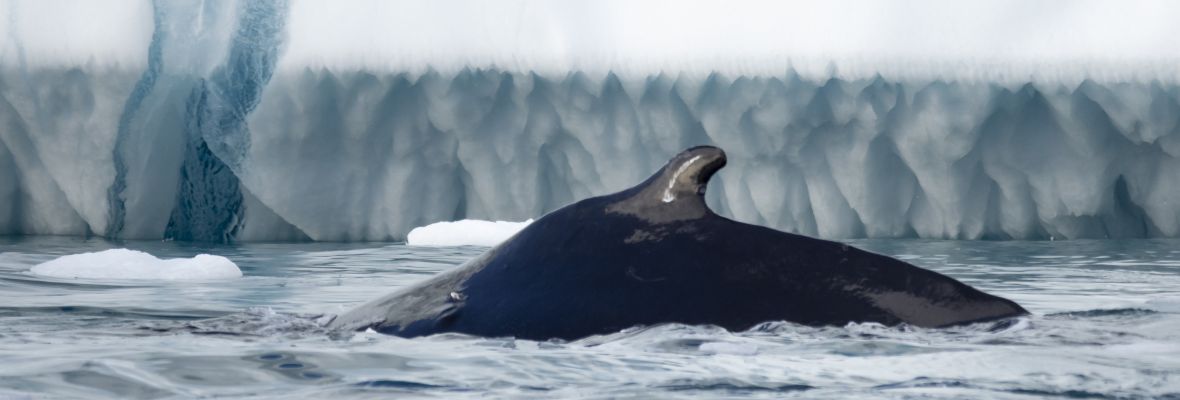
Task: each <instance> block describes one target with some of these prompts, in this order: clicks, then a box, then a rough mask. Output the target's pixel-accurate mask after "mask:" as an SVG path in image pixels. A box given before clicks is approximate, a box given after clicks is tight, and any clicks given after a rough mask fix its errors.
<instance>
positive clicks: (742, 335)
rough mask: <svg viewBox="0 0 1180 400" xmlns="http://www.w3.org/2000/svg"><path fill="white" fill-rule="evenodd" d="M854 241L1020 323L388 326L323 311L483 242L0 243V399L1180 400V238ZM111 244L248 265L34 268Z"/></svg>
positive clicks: (445, 262)
mask: <svg viewBox="0 0 1180 400" xmlns="http://www.w3.org/2000/svg"><path fill="white" fill-rule="evenodd" d="M851 243H852V244H853V245H855V246H859V247H863V248H866V249H868V250H872V251H875V252H879V253H883V254H888V255H892V256H895V257H898V258H901V259H905V260H907V261H909V262H912V263H915V264H917V265H919V266H922V267H926V268H929V269H933V270H935V271H938V272H942V273H944V274H947V275H950V276H952V277H955V278H958V279H960V280H962V281H964V282H966V283H968V284H970V285H973V286H975V287H978V288H980V289H983V290H985V291H987V292H990V293H993V294H997V295H1000V296H1004V297H1007V298H1010V299H1013V300H1015V301H1017V302H1019V303H1020V304H1022V305H1024V306H1025V307H1026V308H1028V309H1029V310H1030V311H1032V313H1033V315H1031V316H1029V317H1025V318H1018V319H1014V320H1009V321H1003V322H998V323H987V324H977V325H970V326H964V327H957V328H951V329H920V328H914V327H907V326H901V327H885V326H880V325H875V324H850V325H848V326H842V327H826V328H815V327H805V326H799V325H794V324H789V323H783V322H767V323H765V324H762V325H760V326H757V327H755V328H754V329H751V330H749V331H746V332H728V331H726V330H724V329H720V328H717V327H711V326H685V325H675V324H671V325H658V326H648V327H636V328H632V329H627V330H625V331H622V332H618V333H614V334H610V335H605V336H595V337H590V338H586V339H582V340H578V341H573V342H563V341H545V342H535V341H528V340H517V339H513V338H510V337H503V338H478V337H469V336H464V335H455V334H448V335H437V336H432V337H427V338H418V339H401V338H397V337H391V336H384V335H380V334H376V333H367V332H356V333H348V332H328V331H326V330H324V329H323V328H322V327H321V324H322V323H323V322H324V321H326V320H327V319H328V318H330V316H331V315H333V314H338V313H341V312H343V311H345V310H348V309H349V308H351V307H352V306H355V305H358V304H360V303H362V302H365V301H367V300H370V299H373V298H375V297H377V296H380V295H383V294H386V293H389V292H390V291H393V290H396V289H397V288H399V287H403V286H405V285H409V284H412V283H414V282H416V281H419V280H421V279H425V278H427V277H429V276H431V275H433V274H435V273H438V272H439V271H444V270H447V269H449V268H453V267H454V266H456V265H458V264H460V263H462V262H464V261H465V260H467V259H470V258H472V257H474V256H476V255H478V254H479V253H481V252H482V251H484V250H485V248H481V247H435V248H432V247H410V246H406V245H402V244H388V243H370V244H363V243H362V244H332V243H310V244H309V243H300V244H235V245H203V244H202V245H197V244H188V243H178V242H159V241H151V242H148V241H144V242H135V241H129V242H109V241H103V240H98V239H80V238H63V237H9V238H4V237H0V399H41V398H87V399H93V398H120V399H124V398H126V399H139V398H143V399H157V398H192V397H230V398H236V397H241V398H439V399H455V398H489V397H491V398H537V399H551V398H708V399H714V398H738V399H741V398H816V399H832V398H888V399H896V398H1012V399H1023V398H1045V397H1048V398H1087V399H1089V398H1096V399H1106V398H1110V399H1122V398H1132V399H1133V398H1143V399H1147V398H1176V399H1180V240H1098V241H1093V240H1077V241H1056V242H1022V241H1010V242H989V241H930V240H855V241H851ZM109 248H130V249H136V250H142V251H146V252H149V253H151V254H153V255H156V256H158V257H162V258H164V257H192V256H194V255H196V254H201V253H209V254H216V255H221V256H225V257H228V258H229V259H231V260H233V261H234V262H235V263H237V264H238V266H240V268H241V269H242V272H243V274H244V277H242V278H240V279H231V280H220V281H207V282H150V281H149V282H143V281H132V280H82V279H59V278H46V277H40V276H36V275H32V274H30V273H29V272H28V269H29V268H30V267H32V266H34V265H36V264H38V263H41V262H44V261H48V260H51V259H53V258H55V257H58V256H62V255H67V254H76V253H82V252H91V251H98V250H104V249H109ZM569 318H578V315H570V316H569Z"/></svg>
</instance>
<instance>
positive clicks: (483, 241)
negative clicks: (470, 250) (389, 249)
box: [406, 219, 533, 247]
mask: <svg viewBox="0 0 1180 400" xmlns="http://www.w3.org/2000/svg"><path fill="white" fill-rule="evenodd" d="M531 223H533V220H531V219H530V220H527V221H524V222H512V221H481V220H476V219H465V220H462V221H443V222H435V223H433V224H430V225H426V226H419V227H417V228H414V229H411V230H410V233H409V234H407V235H406V244H407V245H410V246H487V247H491V246H495V245H497V244H500V242H503V241H504V240H506V239H508V238H510V237H512V235H515V234H516V233H517V232H520V230H521V229H524V228H525V227H526V226H529V224H531Z"/></svg>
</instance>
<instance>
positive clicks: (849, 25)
mask: <svg viewBox="0 0 1180 400" xmlns="http://www.w3.org/2000/svg"><path fill="white" fill-rule="evenodd" d="M1174 15H1180V4H1177V3H1176V2H1169V1H1166V0H1152V1H1142V0H1141V1H1128V2H1110V1H1102V0H1081V1H1068V0H1048V1H1038V2H1035V3H1029V2H1027V1H1021V0H1000V1H987V0H970V1H952V2H948V1H939V0H894V1H874V0H837V1H823V2H808V1H764V0H692V1H675V0H652V1H641V2H635V1H627V0H603V1H594V2H585V1H578V0H556V1H520V0H517V1H497V2H490V3H489V2H485V1H479V0H443V1H434V2H425V3H423V2H416V1H412V0H401V1H384V0H344V1H338V2H331V3H320V2H295V3H293V4H292V7H291V14H290V25H291V31H290V32H291V37H290V46H289V47H288V49H287V54H286V56H285V58H284V61H283V62H282V63H281V68H283V69H293V70H302V69H304V68H307V67H308V66H311V68H312V69H317V68H320V67H327V68H329V69H333V70H369V71H410V72H419V73H420V72H422V71H425V70H426V69H427V68H433V69H435V70H438V71H440V72H442V73H454V72H457V71H459V70H461V69H463V68H468V67H472V68H489V67H490V68H496V69H506V70H511V71H536V72H540V73H542V74H543V75H546V76H548V77H551V78H553V77H560V76H564V75H566V74H568V73H569V72H571V71H579V72H584V73H590V74H595V75H603V74H605V73H607V72H615V73H619V74H624V75H652V74H658V73H660V72H665V73H672V74H676V73H686V72H687V73H689V74H695V75H698V76H700V75H707V74H709V73H712V72H722V73H726V74H733V75H757V76H774V75H778V74H781V73H782V72H783V71H786V70H787V69H788V68H794V69H795V70H797V71H800V72H802V73H803V74H804V75H805V76H809V77H815V76H821V75H823V76H826V75H830V70H833V69H834V70H836V71H837V73H838V77H839V78H842V79H856V78H867V77H872V76H874V75H876V74H878V73H880V74H882V75H883V76H885V77H886V78H889V79H903V78H913V77H917V78H923V79H928V78H930V77H943V78H959V79H963V78H971V79H979V78H995V77H1003V78H1004V79H1005V80H1024V79H1027V78H1028V77H1030V76H1034V77H1036V78H1037V79H1045V80H1057V79H1061V78H1067V79H1076V78H1084V77H1095V76H1097V75H1104V74H1136V73H1142V72H1149V71H1145V69H1147V70H1150V73H1151V74H1161V75H1167V76H1169V77H1172V78H1176V77H1178V72H1177V71H1176V69H1175V68H1174V66H1175V62H1176V61H1177V60H1180V49H1178V48H1177V47H1176V46H1175V45H1174V40H1173V38H1176V37H1180V26H1177V24H1175V23H1173V22H1174V18H1172V16H1174Z"/></svg>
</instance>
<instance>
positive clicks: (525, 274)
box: [330, 146, 1027, 340]
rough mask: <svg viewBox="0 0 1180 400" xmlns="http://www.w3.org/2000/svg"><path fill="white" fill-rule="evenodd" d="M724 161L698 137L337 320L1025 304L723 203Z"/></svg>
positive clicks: (697, 319)
mask: <svg viewBox="0 0 1180 400" xmlns="http://www.w3.org/2000/svg"><path fill="white" fill-rule="evenodd" d="M724 165H725V153H724V152H722V151H721V149H718V148H715V147H707V146H702V147H694V148H691V149H688V150H686V151H684V152H682V153H680V154H679V155H677V156H676V157H674V158H673V159H672V160H671V161H669V162H668V164H667V165H665V166H664V167H663V168H662V169H661V170H660V171H659V172H656V174H655V175H653V176H652V177H651V178H649V179H647V180H646V181H644V182H643V183H641V184H639V185H637V186H635V187H633V188H630V189H627V190H624V191H622V192H619V193H615V194H611V195H607V196H601V197H594V198H590V199H586V200H582V201H579V202H577V203H574V204H571V205H569V206H566V207H564V208H562V209H559V210H557V211H554V212H552V213H549V214H548V215H545V216H544V217H542V218H540V219H538V220H537V221H536V222H533V223H532V224H531V225H529V226H528V227H527V228H525V229H524V230H522V231H521V232H519V233H518V234H516V235H515V236H513V237H512V238H510V239H508V240H507V241H505V242H504V243H502V244H500V245H499V246H497V247H495V248H493V249H491V250H489V251H488V252H487V253H485V254H483V255H481V256H479V257H478V258H476V259H473V260H471V261H469V262H467V263H466V264H464V265H462V266H460V267H457V268H455V269H453V270H450V271H447V272H444V273H442V274H439V275H437V276H435V277H433V278H431V279H429V280H427V281H425V282H422V283H420V284H417V285H414V286H411V287H408V288H405V289H403V290H401V291H398V292H396V293H393V294H391V295H388V296H385V297H383V298H380V299H377V300H375V301H373V302H371V303H369V304H366V305H363V306H361V307H359V308H357V309H355V310H352V311H350V312H348V313H346V314H344V315H341V316H340V317H338V318H336V319H335V320H334V321H332V322H331V324H330V327H333V328H339V329H357V330H359V329H366V328H373V329H375V330H377V331H379V332H382V333H387V334H393V335H398V336H403V337H414V336H422V335H430V334H435V333H442V332H460V333H466V334H472V335H479V336H514V337H518V338H524V339H537V340H543V339H549V338H562V339H576V338H581V337H585V336H589V335H595V334H604V333H611V332H616V331H619V330H621V329H624V328H628V327H631V326H635V325H652V324H659V323H670V322H677V323H683V324H712V325H718V326H721V327H724V328H726V329H729V330H735V331H736V330H745V329H748V328H750V327H752V326H754V325H757V324H759V323H761V322H765V321H779V320H785V321H790V322H795V323H799V324H806V325H843V324H846V323H849V322H878V323H882V324H886V325H896V324H901V323H907V324H911V325H917V326H923V327H941V326H948V325H957V324H965V323H971V322H980V321H987V320H993V319H1000V318H1005V317H1012V316H1017V315H1022V314H1026V313H1027V311H1025V310H1024V309H1023V308H1021V307H1020V306H1019V305H1017V304H1016V303H1014V302H1012V301H1010V300H1006V299H1003V298H1000V297H996V296H992V295H989V294H987V293H983V292H981V291H979V290H976V289H974V288H972V287H970V286H967V285H965V284H963V283H961V282H959V281H957V280H954V279H952V278H950V277H947V276H945V275H942V274H939V273H936V272H933V271H928V270H925V269H922V268H918V267H916V266H913V265H910V264H908V263H905V262H903V261H900V260H897V259H894V258H890V257H886V256H883V255H879V254H874V253H870V252H867V251H864V250H860V249H857V248H854V247H851V246H848V245H846V244H841V243H837V242H831V241H826V240H819V239H814V238H809V237H805V236H800V235H794V234H790V233H785V232H780V231H777V230H774V229H770V228H766V227H762V226H756V225H750V224H744V223H741V222H737V221H733V220H730V219H727V218H724V217H721V216H718V215H717V214H714V213H713V212H712V211H711V210H709V208H708V207H707V206H706V205H705V201H704V198H703V194H704V189H705V185H706V183H707V182H708V180H709V178H710V177H711V176H712V175H713V173H714V172H716V171H717V170H718V169H720V168H721V167H722V166H724Z"/></svg>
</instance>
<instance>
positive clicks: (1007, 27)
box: [0, 0, 1180, 241]
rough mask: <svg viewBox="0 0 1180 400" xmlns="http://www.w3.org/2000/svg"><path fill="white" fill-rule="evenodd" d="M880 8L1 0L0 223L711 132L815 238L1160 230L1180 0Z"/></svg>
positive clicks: (90, 227) (335, 217)
mask: <svg viewBox="0 0 1180 400" xmlns="http://www.w3.org/2000/svg"><path fill="white" fill-rule="evenodd" d="M894 3H896V4H894ZM903 3H904V4H903ZM686 4H687V5H686ZM890 4H893V6H891V7H884V6H882V5H881V3H880V2H869V1H840V2H832V3H831V4H825V5H806V4H796V3H790V2H787V3H782V4H774V5H766V4H756V3H755V2H747V1H739V2H736V3H733V2H727V3H724V4H722V3H721V2H717V3H710V2H703V1H698V2H688V3H682V2H676V3H663V2H658V1H654V2H643V3H642V4H639V5H633V4H629V3H627V2H622V1H607V2H592V3H579V2H572V1H570V2H566V1H555V2H528V1H526V2H497V3H489V2H479V1H456V0H448V1H442V2H410V1H394V2H386V1H376V2H367V1H348V2H333V3H331V4H328V3H318V2H292V3H289V4H288V3H287V2H284V1H277V0H275V1H251V2H241V3H227V2H202V1H159V2H154V3H153V2H124V3H118V4H107V3H97V2H82V1H60V0H47V1H15V0H9V1H0V32H3V33H4V35H5V36H4V37H3V39H0V46H2V47H0V234H65V235H99V236H106V237H113V238H145V239H159V238H169V239H178V240H206V241H233V240H242V241H250V240H308V239H310V240H334V241H347V240H401V239H404V238H405V235H406V234H407V232H408V231H409V230H410V229H411V228H413V227H416V226H423V225H427V224H429V223H431V222H436V221H451V220H460V219H465V218H472V219H486V220H525V219H528V218H535V217H537V216H540V215H542V214H543V213H545V212H548V211H551V210H554V209H556V208H558V207H561V206H562V205H565V204H568V203H570V202H572V201H575V200H577V199H581V198H584V197H588V196H594V195H600V194H606V193H609V192H613V191H616V190H619V189H622V188H625V187H627V186H629V185H632V184H634V183H637V182H639V180H641V179H643V178H644V177H646V176H647V175H648V174H650V173H651V171H652V170H654V169H655V168H658V167H659V166H660V165H661V164H662V163H663V162H664V161H666V159H667V158H668V157H669V156H671V155H673V154H675V153H676V152H678V151H680V150H682V149H684V148H686V147H689V146H692V145H697V144H714V145H718V146H721V147H723V148H724V149H726V151H727V153H728V154H729V156H730V162H729V166H728V167H726V168H725V169H724V170H722V172H721V173H720V174H719V175H718V178H717V180H716V182H715V183H714V184H713V185H712V187H711V188H710V192H709V199H708V200H709V201H710V203H711V205H712V206H713V208H714V209H716V210H717V211H718V212H720V213H722V214H724V215H728V216H731V217H733V218H736V219H738V220H742V221H747V222H751V223H758V224H765V225H769V226H772V227H775V228H779V229H783V230H788V231H793V232H799V233H804V234H808V235H818V236H822V237H831V238H847V237H928V238H962V239H979V238H994V239H1046V238H1051V237H1054V238H1103V237H1177V236H1180V85H1178V82H1180V47H1178V46H1175V45H1174V43H1173V42H1174V38H1176V37H1180V27H1177V24H1174V21H1175V18H1172V17H1170V16H1169V14H1170V15H1171V16H1175V15H1180V13H1178V12H1177V11H1178V10H1180V6H1177V5H1175V4H1174V3H1168V2H1130V3H1127V4H1119V5H1117V7H1115V5H1112V4H1111V3H1109V2H1106V3H1104V2H1091V1H1079V2H1055V1H1048V2H1040V3H1036V4H1034V5H1025V3H1022V2H1003V1H1001V2H954V3H952V4H950V5H948V4H943V2H937V1H932V0H930V1H910V2H893V3H890ZM907 7H908V8H907ZM1013 8H1018V9H1017V10H1016V11H1013V10H1012V9H1013ZM1013 15H1016V16H1019V17H1021V18H1016V19H1015V20H1014V19H1013V18H1011V17H1012V16H1013ZM885 17H888V18H885ZM833 32H836V33H839V34H835V35H834V34H832V33H833ZM915 32H918V33H920V35H919V34H917V33H915ZM932 32H935V33H938V34H937V35H935V34H932Z"/></svg>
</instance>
